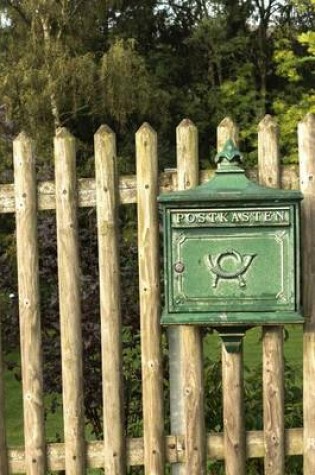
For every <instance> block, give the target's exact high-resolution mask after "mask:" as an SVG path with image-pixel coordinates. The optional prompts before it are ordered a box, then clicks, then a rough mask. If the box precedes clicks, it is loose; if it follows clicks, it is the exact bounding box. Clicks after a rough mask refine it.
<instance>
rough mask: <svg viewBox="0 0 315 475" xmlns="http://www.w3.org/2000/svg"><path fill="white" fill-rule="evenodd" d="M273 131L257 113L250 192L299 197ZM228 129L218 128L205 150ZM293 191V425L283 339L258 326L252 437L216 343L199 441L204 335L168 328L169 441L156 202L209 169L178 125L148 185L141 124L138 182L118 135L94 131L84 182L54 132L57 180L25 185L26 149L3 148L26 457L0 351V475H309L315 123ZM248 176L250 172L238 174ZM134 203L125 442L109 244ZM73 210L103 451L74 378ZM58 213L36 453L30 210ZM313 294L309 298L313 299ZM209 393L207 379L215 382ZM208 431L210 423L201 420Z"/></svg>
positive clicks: (147, 142)
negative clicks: (296, 459) (85, 228)
mask: <svg viewBox="0 0 315 475" xmlns="http://www.w3.org/2000/svg"><path fill="white" fill-rule="evenodd" d="M278 135H279V134H278V128H277V124H276V122H275V121H274V119H273V118H271V117H269V116H266V117H265V118H264V119H263V120H262V121H261V122H260V124H259V127H258V172H259V182H260V183H261V184H265V185H267V186H271V187H280V186H282V187H286V188H297V187H298V183H299V172H298V170H297V167H294V166H291V167H288V168H285V167H283V166H280V164H279V162H280V156H279V142H278ZM228 138H232V139H233V140H234V141H235V142H236V143H238V140H239V132H238V128H237V126H236V125H235V123H234V122H233V121H232V120H231V119H229V118H226V119H224V120H223V121H222V122H221V123H220V125H219V126H218V131H217V147H218V149H221V148H222V146H223V145H224V143H225V141H226V140H227V139H228ZM298 141H299V157H300V188H301V190H302V192H303V193H304V201H303V216H302V218H303V222H302V237H303V257H304V259H303V260H304V266H303V283H304V291H303V293H304V296H303V301H304V308H305V316H306V323H305V329H304V401H303V405H304V427H303V428H295V429H285V427H284V374H283V373H284V369H283V368H284V363H283V328H282V327H281V326H280V327H278V326H272V327H264V328H263V339H262V358H263V408H264V429H263V430H262V431H245V426H244V420H245V418H244V407H243V406H244V395H243V378H244V374H243V373H244V371H243V353H242V350H241V351H240V352H239V353H228V352H227V351H226V350H225V347H224V346H222V378H223V380H222V391H223V429H224V432H222V433H217V432H214V431H213V432H210V434H206V433H205V420H204V397H205V394H204V385H203V355H202V338H201V332H200V330H199V328H196V327H189V326H180V327H178V328H175V329H174V328H173V329H171V330H169V331H168V337H169V358H170V393H171V394H170V400H171V434H170V435H167V434H165V429H164V408H163V405H164V404H163V403H164V397H163V358H162V350H161V327H160V323H159V320H160V313H161V303H160V256H159V223H158V212H157V200H156V198H157V195H158V194H159V193H161V192H165V191H172V190H176V189H187V188H190V187H194V186H195V185H197V184H198V183H199V182H204V181H206V180H208V179H209V178H210V177H211V176H212V174H213V171H212V170H207V171H202V172H199V167H198V134H197V128H196V127H195V125H194V124H193V123H192V122H190V121H189V120H187V119H185V120H184V121H182V122H181V123H180V124H179V126H178V128H177V170H167V171H165V172H163V173H160V174H158V160H157V134H156V132H155V131H154V130H153V129H152V128H151V127H150V126H149V125H148V124H144V125H143V126H142V127H140V129H139V130H138V132H137V134H136V165H137V176H121V177H119V176H118V175H117V168H116V138H115V134H114V132H113V131H112V130H111V129H109V128H108V127H107V126H102V127H101V128H100V129H99V130H98V131H97V133H96V134H95V145H94V146H95V179H92V178H88V179H87V178H86V179H77V178H76V154H75V139H74V137H72V135H71V134H70V133H69V132H68V131H67V130H66V129H59V130H58V131H57V134H56V137H55V182H41V183H36V177H35V163H34V157H33V152H32V142H31V140H30V139H29V138H28V137H27V136H26V135H25V134H23V133H22V134H20V135H19V136H18V137H17V139H16V140H15V141H14V147H13V156H14V174H15V183H14V185H13V184H6V185H0V213H15V216H16V239H17V259H18V288H19V314H20V326H21V359H22V382H23V405H24V433H25V446H24V447H20V448H11V447H7V442H6V435H5V417H4V406H5V401H4V400H5V392H4V386H3V368H2V364H1V363H2V361H1V360H2V355H1V344H0V427H1V428H3V430H1V431H0V473H1V475H2V474H3V475H7V474H9V473H26V474H28V475H33V474H36V475H39V474H45V473H47V471H48V470H53V471H62V470H65V471H66V473H67V474H70V475H71V474H73V475H74V474H75V475H80V474H83V473H86V470H87V468H89V467H90V468H104V469H105V472H106V473H110V474H111V475H123V474H126V473H127V467H129V466H131V467H132V466H137V465H142V466H144V468H145V473H146V474H154V475H162V474H164V473H165V464H166V463H167V464H171V466H172V475H188V474H189V475H200V474H204V475H205V474H206V473H207V460H209V459H211V460H222V461H224V464H225V471H226V473H227V474H228V475H245V473H246V460H247V459H251V458H263V459H264V465H265V474H266V475H271V474H273V475H274V474H275V475H284V474H285V467H284V462H285V457H286V456H290V455H304V474H305V475H311V474H313V473H315V442H314V441H315V428H314V424H313V421H314V419H315V397H314V394H315V359H314V354H315V306H314V304H313V303H314V297H313V293H314V292H313V287H314V285H315V277H314V275H315V274H314V269H315V263H314V255H315V244H314V243H315V241H314V236H315V188H314V187H315V179H314V177H315V168H314V167H315V165H314V156H315V118H314V116H313V115H308V116H307V117H306V118H305V119H304V120H303V121H302V122H301V123H300V124H299V127H298ZM249 175H250V176H251V178H254V179H257V170H249ZM129 203H137V205H138V245H139V301H140V315H141V316H140V319H141V322H140V323H141V353H142V397H143V420H144V428H143V437H141V438H138V439H135V438H127V437H126V436H125V433H124V409H123V407H124V401H123V393H124V387H123V380H122V342H121V331H122V325H121V312H120V295H121V292H122V290H121V289H120V279H119V273H120V269H119V246H118V237H119V236H118V220H117V214H118V207H119V206H120V205H127V204H129ZM78 207H95V208H96V211H97V225H98V226H97V227H98V229H97V233H98V249H99V274H100V303H101V306H100V321H101V342H102V379H103V419H104V420H103V425H104V440H103V441H94V442H88V441H86V440H85V435H84V413H83V394H84V382H83V377H82V374H83V368H82V341H81V340H82V337H81V302H80V262H79V247H78V227H77V211H78ZM47 209H50V210H54V209H55V210H56V221H57V244H58V279H59V300H60V302H59V303H60V324H61V346H62V372H63V410H64V443H46V440H45V424H44V411H43V408H44V403H43V400H44V399H43V397H44V395H43V385H42V379H43V370H42V357H41V351H42V350H41V324H40V310H39V309H40V306H39V281H38V259H39V256H38V243H37V213H38V212H40V211H41V210H47ZM314 295H315V294H314ZM213 384H217V382H215V381H213ZM208 422H210V425H211V421H208Z"/></svg>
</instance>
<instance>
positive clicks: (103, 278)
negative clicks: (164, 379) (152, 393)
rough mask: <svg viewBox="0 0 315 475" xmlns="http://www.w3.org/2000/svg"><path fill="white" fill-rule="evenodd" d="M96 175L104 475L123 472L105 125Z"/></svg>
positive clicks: (111, 170) (112, 160) (112, 146)
mask: <svg viewBox="0 0 315 475" xmlns="http://www.w3.org/2000/svg"><path fill="white" fill-rule="evenodd" d="M94 139H95V179H96V210H97V231H98V249H99V251H98V255H99V257H98V258H99V272H100V300H101V339H102V374H103V420H104V421H103V424H104V469H105V473H109V474H112V475H123V474H125V473H126V454H125V439H124V406H123V385H122V351H121V315H120V276H119V250H118V246H119V243H118V239H119V236H118V223H117V219H118V204H119V203H118V176H117V169H116V138H115V134H114V133H113V132H112V130H111V129H110V128H109V127H107V126H102V127H100V128H99V130H98V131H97V133H96V134H95V137H94Z"/></svg>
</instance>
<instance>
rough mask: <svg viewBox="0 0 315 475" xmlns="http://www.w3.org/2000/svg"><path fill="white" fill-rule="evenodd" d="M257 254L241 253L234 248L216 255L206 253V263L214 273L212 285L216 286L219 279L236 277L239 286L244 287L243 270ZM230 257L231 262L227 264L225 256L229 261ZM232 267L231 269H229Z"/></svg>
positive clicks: (245, 269) (246, 268)
mask: <svg viewBox="0 0 315 475" xmlns="http://www.w3.org/2000/svg"><path fill="white" fill-rule="evenodd" d="M256 256H257V254H244V255H241V254H240V253H239V252H237V251H235V250H234V249H231V250H228V251H225V252H221V253H220V254H218V255H217V256H211V254H208V256H206V261H207V265H208V267H209V270H210V271H211V272H212V273H213V274H214V276H215V279H214V282H213V284H212V287H217V285H218V282H219V280H220V279H224V280H232V279H238V282H239V286H240V287H246V280H245V275H244V274H245V272H246V271H247V270H248V268H249V266H250V265H251V263H252V262H253V259H254V258H255V257H256ZM231 257H232V260H233V261H232V264H231V262H230V264H229V265H228V266H227V262H226V260H227V258H228V259H229V261H230V258H231ZM231 267H232V269H231Z"/></svg>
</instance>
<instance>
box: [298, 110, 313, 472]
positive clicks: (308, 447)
mask: <svg viewBox="0 0 315 475" xmlns="http://www.w3.org/2000/svg"><path fill="white" fill-rule="evenodd" d="M298 145H299V160H300V184H301V191H302V193H303V195H304V199H303V201H302V223H301V224H302V249H303V255H302V259H303V308H304V315H305V326H304V340H303V341H304V348H303V414H304V472H303V473H304V475H313V474H314V473H315V424H314V420H315V293H314V288H315V160H314V157H315V116H314V115H312V114H308V115H307V116H306V117H305V119H304V120H303V121H301V122H300V123H299V125H298Z"/></svg>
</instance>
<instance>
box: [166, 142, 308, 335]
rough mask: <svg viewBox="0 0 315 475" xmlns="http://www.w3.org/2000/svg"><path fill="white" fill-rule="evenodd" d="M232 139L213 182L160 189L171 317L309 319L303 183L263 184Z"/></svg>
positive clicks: (202, 321) (187, 320)
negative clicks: (290, 186) (304, 297)
mask: <svg viewBox="0 0 315 475" xmlns="http://www.w3.org/2000/svg"><path fill="white" fill-rule="evenodd" d="M241 159H242V157H241V154H240V152H239V151H238V150H237V149H236V147H235V145H234V144H233V142H232V141H231V140H229V141H228V142H227V143H226V145H225V147H224V149H223V151H222V152H221V153H219V154H218V155H217V157H216V161H217V163H218V168H217V170H216V173H215V176H214V178H213V179H212V180H210V181H209V182H207V183H205V184H203V185H201V186H198V187H196V188H194V189H190V190H185V191H177V192H173V193H167V194H162V195H160V196H159V203H160V209H161V212H162V215H163V229H164V280H165V308H164V311H163V315H162V323H164V324H198V325H210V326H211V325H212V326H215V327H218V326H221V325H222V326H223V325H225V326H229V325H241V326H243V325H245V326H246V325H248V326H252V325H260V324H264V325H266V324H277V323H278V324H281V323H300V322H302V321H303V318H302V312H301V297H300V201H301V199H302V195H301V193H300V192H299V191H292V190H290V191H286V190H279V189H274V188H268V187H263V186H259V185H257V184H255V183H253V182H251V181H250V180H248V179H247V177H246V176H245V173H244V170H243V169H242V168H241V167H240V166H239V164H240V161H241Z"/></svg>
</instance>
